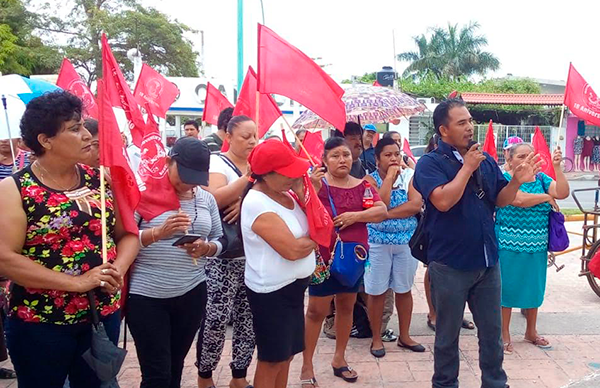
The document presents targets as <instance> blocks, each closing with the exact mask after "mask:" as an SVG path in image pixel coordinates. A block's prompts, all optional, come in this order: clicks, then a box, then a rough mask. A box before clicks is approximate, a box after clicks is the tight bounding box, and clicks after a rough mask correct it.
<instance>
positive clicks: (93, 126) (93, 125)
mask: <svg viewBox="0 0 600 388" xmlns="http://www.w3.org/2000/svg"><path fill="white" fill-rule="evenodd" d="M83 126H84V127H85V129H87V130H88V132H89V133H90V134H91V135H92V136H98V120H96V119H93V118H91V117H88V118H87V119H85V121H84V122H83Z"/></svg>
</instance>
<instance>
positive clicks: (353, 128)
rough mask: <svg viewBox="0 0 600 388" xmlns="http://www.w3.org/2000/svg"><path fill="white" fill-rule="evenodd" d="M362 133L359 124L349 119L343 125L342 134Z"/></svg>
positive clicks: (360, 134)
mask: <svg viewBox="0 0 600 388" xmlns="http://www.w3.org/2000/svg"><path fill="white" fill-rule="evenodd" d="M362 134H363V129H362V127H361V126H360V124H358V123H353V122H352V121H349V122H347V123H346V125H345V126H344V136H348V135H359V136H362Z"/></svg>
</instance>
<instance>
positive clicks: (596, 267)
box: [588, 250, 600, 279]
mask: <svg viewBox="0 0 600 388" xmlns="http://www.w3.org/2000/svg"><path fill="white" fill-rule="evenodd" d="M588 269H589V270H590V272H591V273H593V274H594V276H595V277H597V278H598V279H600V250H598V251H596V253H595V254H594V257H592V260H591V261H590V262H589V263H588Z"/></svg>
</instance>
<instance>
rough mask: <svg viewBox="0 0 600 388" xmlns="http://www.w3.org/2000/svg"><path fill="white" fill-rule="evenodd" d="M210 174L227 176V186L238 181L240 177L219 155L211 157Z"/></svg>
mask: <svg viewBox="0 0 600 388" xmlns="http://www.w3.org/2000/svg"><path fill="white" fill-rule="evenodd" d="M208 172H209V173H219V174H223V175H225V177H226V178H227V184H230V183H232V182H234V181H236V180H237V179H238V178H239V177H240V176H239V175H238V174H237V173H236V172H235V170H234V169H233V168H231V166H229V165H228V164H227V162H225V161H224V160H223V158H221V157H220V156H219V155H218V154H212V155H210V167H209V169H208Z"/></svg>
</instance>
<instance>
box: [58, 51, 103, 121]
mask: <svg viewBox="0 0 600 388" xmlns="http://www.w3.org/2000/svg"><path fill="white" fill-rule="evenodd" d="M56 85H57V86H59V87H61V88H63V89H64V90H68V91H69V92H71V93H73V94H74V95H76V96H77V97H79V98H80V99H81V101H82V102H83V109H84V110H83V115H84V117H92V118H94V119H96V120H97V119H98V105H97V104H96V99H95V98H94V94H93V93H92V92H91V91H90V88H89V87H88V86H87V84H86V83H85V82H84V81H83V80H82V79H81V77H80V76H79V74H78V73H77V71H75V68H74V67H73V65H72V64H71V62H69V60H68V59H67V58H63V61H62V65H60V72H59V73H58V80H56Z"/></svg>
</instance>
